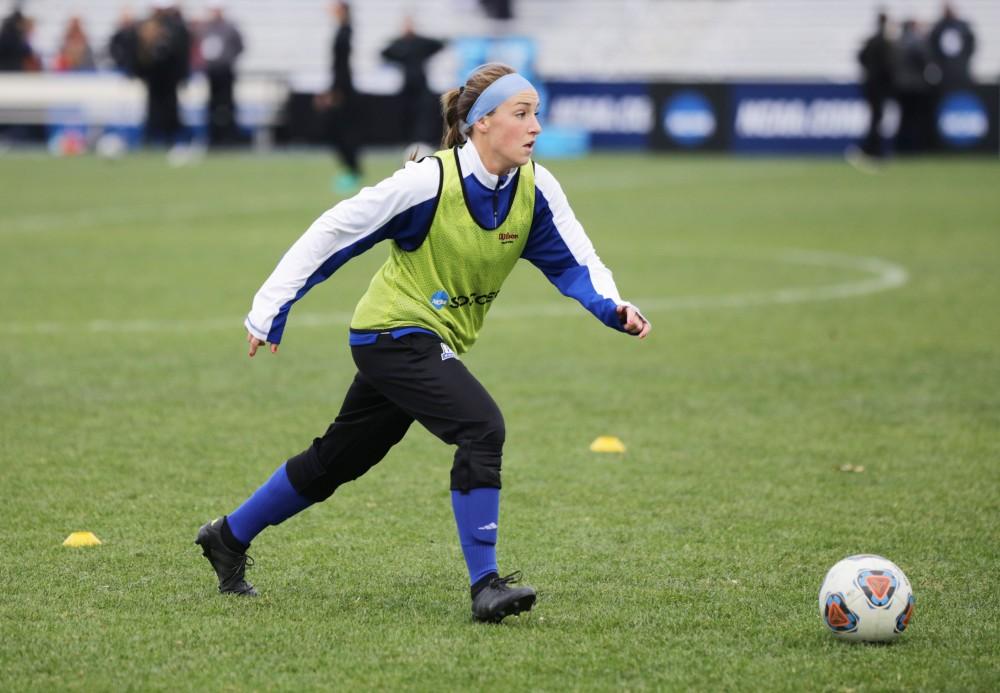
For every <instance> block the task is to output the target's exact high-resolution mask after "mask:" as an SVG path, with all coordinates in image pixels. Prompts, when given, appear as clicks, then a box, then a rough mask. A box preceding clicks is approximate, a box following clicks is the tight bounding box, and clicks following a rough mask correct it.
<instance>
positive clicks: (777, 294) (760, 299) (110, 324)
mask: <svg viewBox="0 0 1000 693" xmlns="http://www.w3.org/2000/svg"><path fill="white" fill-rule="evenodd" d="M754 259H757V258H754ZM761 259H766V260H773V261H775V262H780V263H784V264H791V265H811V266H816V267H826V268H835V269H846V270H850V271H855V272H864V273H866V274H868V275H869V276H867V277H863V278H861V279H856V280H852V281H847V282H841V283H837V284H826V285H820V286H803V287H787V288H779V289H770V290H763V291H745V292H738V293H732V294H723V295H720V296H677V297H659V298H652V297H650V298H645V299H640V300H636V301H635V304H636V305H638V306H639V308H640V309H641V310H642V311H643V312H644V313H665V312H668V311H675V310H699V309H711V308H749V307H753V306H763V305H781V304H790V303H805V302H810V301H830V300H835V299H842V298H852V297H855V296H864V295H866V294H874V293H878V292H880V291H889V290H891V289H896V288H899V287H901V286H903V285H904V284H906V283H907V282H908V281H909V274H908V273H907V271H906V269H905V268H904V267H901V266H900V265H897V264H895V263H892V262H889V261H887V260H881V259H879V258H874V257H857V256H853V255H842V254H839V253H827V252H818V251H785V252H781V253H778V254H776V255H770V256H766V257H761ZM584 312H585V311H584V310H583V309H582V308H581V307H580V306H579V305H577V303H576V302H575V301H570V300H566V299H564V300H562V301H559V302H555V301H551V302H544V303H533V304H528V305H522V306H503V305H498V306H497V307H496V308H494V309H492V310H491V311H490V315H489V319H490V320H504V319H508V320H509V319H523V318H525V317H538V316H544V317H566V316H572V315H582V314H583V313H584ZM242 320H243V317H242V316H233V317H230V318H204V319H196V320H155V319H144V320H90V321H88V322H82V323H69V322H34V323H13V324H10V325H7V326H6V330H7V332H8V333H13V334H58V333H67V332H75V333H90V334H107V333H127V332H202V331H206V330H222V329H226V330H239V329H240V328H241V327H242ZM350 320H351V313H345V312H333V313H322V314H319V313H296V312H295V311H294V310H293V312H292V314H291V315H290V316H289V325H290V326H292V327H295V328H299V327H327V326H331V325H342V326H344V327H346V326H347V324H348V323H349V322H350Z"/></svg>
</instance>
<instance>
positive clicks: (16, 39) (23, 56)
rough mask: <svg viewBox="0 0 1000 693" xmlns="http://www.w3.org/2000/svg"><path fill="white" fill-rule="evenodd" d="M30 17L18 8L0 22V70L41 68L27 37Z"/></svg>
mask: <svg viewBox="0 0 1000 693" xmlns="http://www.w3.org/2000/svg"><path fill="white" fill-rule="evenodd" d="M32 27H33V24H32V21H31V18H30V17H28V16H27V15H25V14H24V13H22V12H21V11H20V10H19V9H18V10H14V11H13V12H11V13H10V14H9V15H7V16H6V17H5V18H4V20H3V23H2V24H0V72H28V71H35V70H39V69H41V61H39V59H38V56H37V55H35V51H34V50H33V49H32V47H31V42H30V41H29V38H30V36H31V30H32Z"/></svg>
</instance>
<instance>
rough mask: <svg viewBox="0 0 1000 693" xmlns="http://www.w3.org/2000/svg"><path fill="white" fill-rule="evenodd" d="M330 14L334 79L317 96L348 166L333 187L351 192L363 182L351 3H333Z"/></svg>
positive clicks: (334, 142)
mask: <svg viewBox="0 0 1000 693" xmlns="http://www.w3.org/2000/svg"><path fill="white" fill-rule="evenodd" d="M330 14H331V16H332V17H333V19H334V21H335V22H336V23H337V30H336V32H335V33H334V36H333V45H332V50H331V52H332V58H333V60H332V67H331V72H332V81H331V84H330V89H329V90H328V91H326V92H324V93H322V94H319V95H318V96H317V97H316V106H317V108H319V109H320V110H321V111H326V114H327V118H326V121H327V133H328V135H327V136H328V138H329V141H330V144H331V145H332V147H333V149H334V151H336V152H337V154H338V156H339V157H340V161H341V164H342V165H343V166H344V169H345V170H344V171H342V172H341V173H340V174H338V175H337V176H335V177H334V179H333V189H334V191H335V192H337V193H341V194H349V193H353V192H355V191H356V190H357V189H358V187H359V186H360V184H361V163H360V161H359V158H358V145H359V142H358V139H359V135H358V120H357V119H358V95H357V92H356V91H355V90H354V79H353V77H352V75H351V39H352V36H351V31H352V30H351V7H350V5H348V4H347V3H346V2H334V3H332V4H331V5H330Z"/></svg>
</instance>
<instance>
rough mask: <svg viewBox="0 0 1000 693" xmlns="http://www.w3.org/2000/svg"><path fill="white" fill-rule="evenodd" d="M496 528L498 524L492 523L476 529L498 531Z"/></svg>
mask: <svg viewBox="0 0 1000 693" xmlns="http://www.w3.org/2000/svg"><path fill="white" fill-rule="evenodd" d="M496 528H497V523H496V522H491V523H489V524H488V525H483V526H482V527H476V529H482V530H487V529H496Z"/></svg>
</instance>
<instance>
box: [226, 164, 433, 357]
mask: <svg viewBox="0 0 1000 693" xmlns="http://www.w3.org/2000/svg"><path fill="white" fill-rule="evenodd" d="M440 181H441V173H440V164H439V162H438V161H437V160H436V159H434V158H433V157H427V158H425V159H423V160H422V161H420V162H408V163H407V164H406V165H405V166H404V167H403V168H402V169H400V170H398V171H396V173H394V174H393V175H392V176H390V177H389V178H386V179H385V180H383V181H382V182H381V183H379V184H378V185H375V186H373V187H366V188H363V189H362V190H361V191H360V192H359V193H358V194H357V195H355V196H354V197H352V198H350V199H347V200H344V201H342V202H340V203H338V204H337V205H336V206H334V207H333V208H331V209H329V210H327V211H326V212H324V213H323V214H322V215H321V216H320V217H319V218H318V219H317V220H316V221H314V222H313V223H312V225H311V226H310V227H309V228H308V229H306V231H305V233H303V234H302V236H301V237H300V238H299V239H298V240H297V241H295V243H294V244H293V245H292V247H291V248H289V249H288V251H287V252H286V253H285V255H284V256H283V257H282V258H281V260H280V261H279V262H278V265H277V267H275V268H274V271H273V272H271V276H269V277H268V278H267V280H266V281H265V282H264V284H263V286H261V287H260V289H259V290H258V291H257V294H256V295H255V296H254V298H253V305H252V307H251V308H250V313H249V314H248V315H247V317H246V320H245V321H244V325H245V326H246V328H247V330H248V331H249V332H250V334H252V335H253V336H255V337H257V339H261V340H265V341H268V342H271V343H273V344H277V343H278V342H280V341H281V335H282V333H283V331H284V327H285V320H286V319H287V316H288V311H289V310H290V309H291V306H292V304H294V303H295V301H297V300H299V299H300V298H302V296H304V295H305V294H306V292H307V291H308V290H309V289H310V288H312V287H313V286H315V285H316V284H318V283H319V282H321V281H323V280H324V279H327V278H328V277H329V276H330V275H331V274H333V273H334V272H335V271H336V270H337V269H338V268H339V267H340V266H341V265H343V264H344V263H345V262H347V260H349V259H350V258H352V257H354V256H355V255H359V254H360V253H362V252H364V251H365V250H367V249H368V248H370V247H371V246H372V245H374V244H375V243H377V242H378V241H381V240H384V239H386V238H395V237H398V236H400V235H403V234H405V233H407V232H413V231H414V229H413V228H412V223H411V222H412V217H413V215H406V214H401V213H403V212H406V211H407V210H410V209H411V208H413V207H415V206H418V205H421V204H425V205H426V204H428V203H429V204H433V201H434V200H435V199H436V198H437V195H438V190H439V186H440ZM419 231H420V230H419V229H417V230H416V232H419ZM423 232H424V233H426V230H424V231H423Z"/></svg>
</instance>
